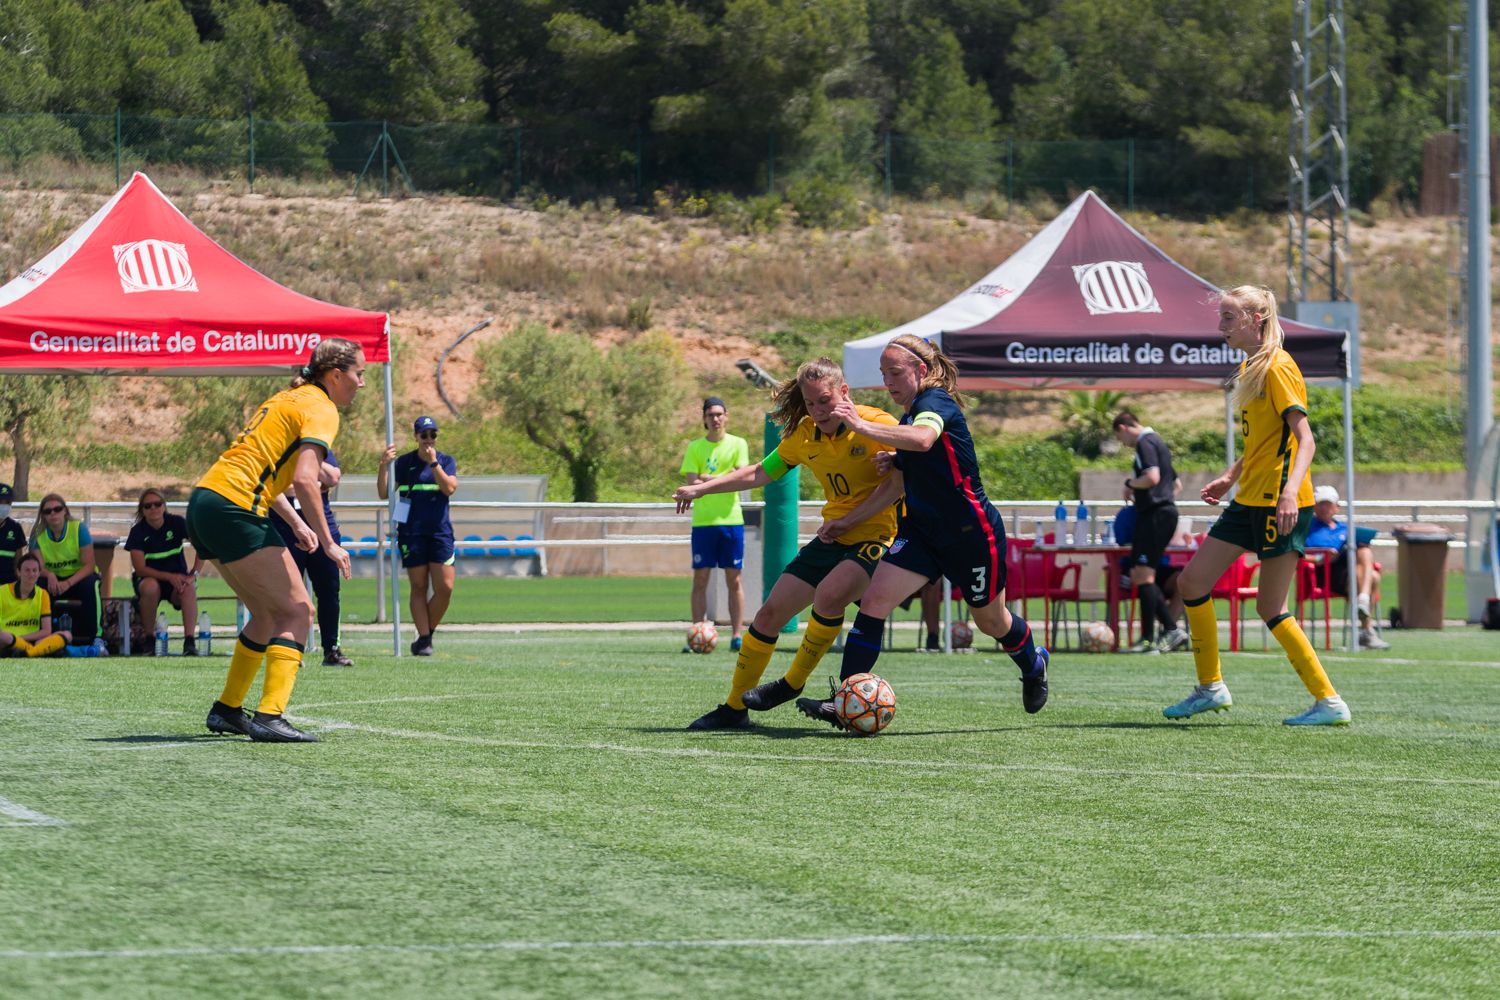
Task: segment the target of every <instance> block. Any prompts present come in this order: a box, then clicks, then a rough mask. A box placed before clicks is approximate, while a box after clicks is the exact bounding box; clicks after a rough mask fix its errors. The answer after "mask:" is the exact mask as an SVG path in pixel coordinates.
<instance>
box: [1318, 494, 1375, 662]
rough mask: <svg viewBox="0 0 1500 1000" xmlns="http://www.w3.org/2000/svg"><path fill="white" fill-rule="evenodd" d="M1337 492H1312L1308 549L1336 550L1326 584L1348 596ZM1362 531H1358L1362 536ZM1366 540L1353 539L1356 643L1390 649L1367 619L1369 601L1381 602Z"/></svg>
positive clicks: (1345, 534) (1345, 532)
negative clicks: (1356, 611)
mask: <svg viewBox="0 0 1500 1000" xmlns="http://www.w3.org/2000/svg"><path fill="white" fill-rule="evenodd" d="M1338 511H1339V491H1338V490H1336V489H1334V488H1333V487H1332V486H1319V487H1318V488H1317V489H1315V490H1313V521H1312V526H1311V527H1310V528H1308V530H1307V547H1308V548H1310V549H1338V553H1339V554H1338V555H1337V556H1336V557H1335V558H1334V560H1333V564H1332V565H1331V566H1329V567H1328V574H1329V575H1328V578H1327V579H1328V585H1329V587H1330V589H1332V590H1333V592H1334V593H1335V594H1338V595H1339V596H1340V597H1343V598H1345V599H1347V598H1348V597H1349V526H1348V525H1347V524H1341V523H1339V520H1338V516H1337V515H1338ZM1363 534H1364V532H1363V531H1361V535H1363ZM1368 534H1369V537H1360V538H1358V539H1356V541H1357V544H1356V545H1355V549H1354V582H1355V584H1356V585H1357V586H1358V587H1359V598H1358V606H1359V644H1360V646H1362V647H1363V648H1365V649H1390V648H1391V644H1390V643H1388V642H1386V641H1385V640H1384V639H1382V638H1380V635H1379V633H1377V632H1376V631H1375V621H1374V619H1373V618H1371V617H1370V602H1371V601H1372V600H1374V601H1379V600H1380V569H1379V567H1377V566H1376V565H1375V555H1374V553H1373V552H1371V550H1370V538H1373V537H1374V536H1375V532H1373V531H1371V532H1369V533H1368Z"/></svg>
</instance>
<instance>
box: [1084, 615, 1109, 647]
mask: <svg viewBox="0 0 1500 1000" xmlns="http://www.w3.org/2000/svg"><path fill="white" fill-rule="evenodd" d="M1083 648H1084V649H1085V650H1086V651H1087V652H1090V653H1108V652H1109V651H1110V650H1111V649H1114V648H1115V632H1114V629H1112V628H1110V627H1109V626H1108V625H1106V624H1104V623H1103V622H1089V623H1088V624H1087V625H1085V626H1084V627H1083Z"/></svg>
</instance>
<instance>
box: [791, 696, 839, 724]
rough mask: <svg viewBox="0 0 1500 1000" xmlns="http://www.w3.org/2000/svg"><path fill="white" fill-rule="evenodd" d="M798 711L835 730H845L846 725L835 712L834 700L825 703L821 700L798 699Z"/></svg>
mask: <svg viewBox="0 0 1500 1000" xmlns="http://www.w3.org/2000/svg"><path fill="white" fill-rule="evenodd" d="M797 711H799V712H801V713H802V714H803V715H805V716H807V717H808V718H809V719H812V720H813V721H814V722H826V723H828V724H829V725H830V726H832V727H833V728H834V729H844V728H846V727H845V725H844V724H843V723H842V722H840V721H839V717H838V713H837V712H835V711H834V710H833V699H832V698H830V699H828V700H827V701H824V700H823V699H821V698H798V699H797Z"/></svg>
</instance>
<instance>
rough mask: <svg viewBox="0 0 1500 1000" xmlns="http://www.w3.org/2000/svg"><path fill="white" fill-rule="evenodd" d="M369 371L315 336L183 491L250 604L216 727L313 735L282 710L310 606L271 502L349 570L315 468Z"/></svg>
mask: <svg viewBox="0 0 1500 1000" xmlns="http://www.w3.org/2000/svg"><path fill="white" fill-rule="evenodd" d="M364 373H365V356H364V352H362V351H361V350H360V349H359V345H358V344H355V343H353V342H351V341H348V340H340V339H337V338H333V339H329V340H324V341H322V342H321V343H319V344H318V346H317V347H316V348H314V349H313V353H312V358H311V360H309V361H308V363H307V364H305V365H303V366H302V370H301V371H300V372H299V373H298V374H297V376H296V377H295V378H293V379H292V384H291V388H289V389H284V390H282V391H281V392H278V393H277V394H276V395H274V396H272V397H271V398H270V399H268V400H266V401H265V402H264V403H263V404H261V406H260V408H259V409H257V410H256V411H255V415H254V416H253V417H251V418H250V423H249V424H248V425H247V426H246V427H245V429H244V430H243V431H242V432H241V433H240V436H239V437H237V438H235V439H234V443H233V444H231V445H230V446H229V448H228V450H227V451H225V452H224V454H222V455H220V456H219V460H218V461H217V462H215V463H214V465H213V468H211V469H209V470H208V472H207V474H205V475H204V477H203V478H202V479H201V480H199V481H198V485H197V486H195V487H194V488H193V492H192V495H191V496H190V497H189V498H188V508H187V527H188V538H189V539H190V540H191V541H192V543H193V547H194V548H196V549H197V550H198V554H199V555H201V556H202V557H203V558H205V559H208V560H210V561H211V562H213V564H214V565H215V566H217V567H218V569H219V572H220V573H221V574H222V575H223V577H224V579H225V580H227V581H228V582H229V586H230V588H231V589H233V590H234V592H235V594H236V595H237V596H238V597H239V599H240V600H241V601H243V602H245V607H246V608H247V609H248V610H249V612H250V621H249V622H248V623H247V624H246V625H245V629H244V631H243V632H241V633H240V636H239V641H237V642H236V643H235V646H234V655H233V656H232V657H231V658H230V660H229V678H228V679H227V680H226V681H225V682H224V693H223V694H221V695H219V700H218V701H216V702H214V704H213V707H212V708H210V709H209V710H208V728H209V729H210V730H211V731H212V732H215V733H243V734H244V735H246V736H248V737H250V738H251V739H252V740H257V741H259V742H266V743H316V742H317V741H318V738H317V736H315V735H313V734H311V733H304V732H302V731H301V730H300V729H298V728H296V727H295V726H293V725H292V724H291V723H290V722H287V721H286V719H285V718H284V714H285V712H286V705H287V701H288V700H289V699H290V698H291V695H292V685H293V684H294V683H295V682H296V679H297V669H298V668H299V667H300V666H301V665H302V653H303V649H304V648H305V646H306V644H307V634H308V631H309V630H310V629H311V627H312V616H313V606H312V601H311V600H310V599H309V598H308V596H307V591H306V589H304V588H303V586H302V574H301V573H300V572H298V571H297V567H296V564H295V563H293V561H292V557H291V554H290V553H288V552H287V550H286V546H285V544H284V543H283V542H282V540H281V536H280V535H279V534H278V533H277V531H276V529H275V528H274V527H272V525H271V521H270V518H268V517H267V516H266V511H267V510H268V509H269V508H272V507H274V508H275V509H276V513H277V514H279V515H280V516H281V519H282V521H284V522H286V523H287V524H288V525H291V526H292V530H293V532H294V533H295V535H296V538H297V544H298V545H299V546H300V547H301V548H302V549H303V550H305V551H307V552H313V551H316V550H317V548H318V547H319V546H320V545H321V546H322V547H323V551H324V552H325V553H326V554H327V555H328V557H329V558H330V559H332V560H333V561H334V563H336V564H337V565H338V568H339V572H340V573H341V574H342V575H343V577H344V579H346V580H347V579H349V553H347V552H345V551H344V550H343V548H341V547H340V546H339V544H338V542H337V541H335V540H334V538H333V536H332V535H331V534H330V533H329V530H328V521H327V520H326V519H325V518H324V517H323V498H322V494H321V493H320V492H319V487H318V473H319V471H320V470H321V468H322V464H323V458H324V456H325V455H327V454H328V450H329V449H330V448H332V447H333V439H334V437H335V436H337V434H338V432H339V411H338V408H339V407H340V406H348V405H349V404H350V403H351V402H353V401H354V394H355V393H357V392H359V390H360V387H361V386H363V385H364V384H365V374H364ZM289 485H290V486H291V487H292V488H293V489H294V490H295V491H296V495H297V500H298V502H299V504H300V505H301V508H302V515H301V516H300V517H299V516H298V515H297V513H296V512H295V511H294V510H293V509H292V505H291V503H290V501H288V500H287V498H286V496H285V493H286V489H287V487H288V486H289ZM304 519H305V520H304ZM262 660H264V661H265V664H266V682H265V686H264V688H263V690H262V691H261V698H260V708H259V710H258V711H257V712H256V713H255V715H254V716H253V717H252V716H248V715H246V714H245V711H244V709H243V708H242V707H241V706H242V705H243V704H244V702H245V697H246V695H248V694H249V693H250V685H251V683H252V682H253V681H254V680H255V675H256V674H258V673H259V672H260V665H261V661H262Z"/></svg>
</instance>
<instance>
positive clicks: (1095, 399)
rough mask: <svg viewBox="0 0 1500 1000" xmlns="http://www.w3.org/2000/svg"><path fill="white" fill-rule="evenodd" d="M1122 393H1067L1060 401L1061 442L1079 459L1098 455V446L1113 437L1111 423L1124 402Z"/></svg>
mask: <svg viewBox="0 0 1500 1000" xmlns="http://www.w3.org/2000/svg"><path fill="white" fill-rule="evenodd" d="M1124 399H1125V394H1124V393H1123V392H1103V391H1101V392H1085V391H1082V390H1080V391H1077V392H1070V393H1068V396H1067V398H1066V399H1064V400H1063V404H1062V420H1063V432H1062V434H1061V439H1062V443H1063V444H1065V445H1067V447H1069V448H1071V449H1072V450H1073V452H1074V454H1076V455H1079V456H1081V457H1083V458H1098V457H1099V451H1100V447H1101V446H1102V445H1103V444H1104V442H1105V441H1108V440H1109V439H1110V438H1111V437H1112V436H1114V428H1113V427H1112V426H1111V424H1113V422H1114V419H1115V414H1116V413H1118V412H1119V410H1120V404H1121V403H1122V402H1123V401H1124Z"/></svg>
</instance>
